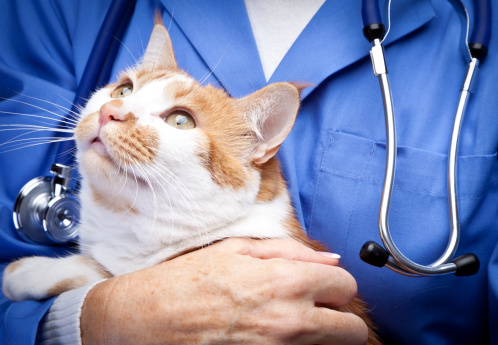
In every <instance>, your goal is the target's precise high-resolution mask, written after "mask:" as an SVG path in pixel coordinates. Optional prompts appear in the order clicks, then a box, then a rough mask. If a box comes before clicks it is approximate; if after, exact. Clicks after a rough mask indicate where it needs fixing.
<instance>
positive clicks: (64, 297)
mask: <svg viewBox="0 0 498 345" xmlns="http://www.w3.org/2000/svg"><path fill="white" fill-rule="evenodd" d="M103 280H105V279H103ZM103 280H100V281H98V282H95V283H93V284H90V285H86V286H83V287H81V288H78V289H74V290H70V291H66V292H64V293H62V294H60V295H59V297H57V298H56V299H55V300H54V303H53V304H52V306H51V307H50V309H49V311H48V313H47V315H45V317H44V318H43V320H42V321H41V324H40V327H39V330H38V343H39V344H41V345H64V344H71V345H81V331H80V316H81V308H82V307H83V302H84V301H85V298H86V295H87V293H88V292H89V291H90V290H91V289H92V288H93V287H94V286H95V285H97V284H98V283H100V282H102V281H103Z"/></svg>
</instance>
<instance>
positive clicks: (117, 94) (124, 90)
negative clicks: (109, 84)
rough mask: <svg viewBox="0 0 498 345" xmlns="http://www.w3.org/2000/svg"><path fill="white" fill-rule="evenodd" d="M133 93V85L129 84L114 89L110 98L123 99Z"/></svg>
mask: <svg viewBox="0 0 498 345" xmlns="http://www.w3.org/2000/svg"><path fill="white" fill-rule="evenodd" d="M132 92H133V84H132V83H131V82H129V83H125V84H121V85H119V86H118V87H117V88H115V89H114V91H113V92H112V94H111V97H112V98H123V97H126V96H128V95H131V93H132Z"/></svg>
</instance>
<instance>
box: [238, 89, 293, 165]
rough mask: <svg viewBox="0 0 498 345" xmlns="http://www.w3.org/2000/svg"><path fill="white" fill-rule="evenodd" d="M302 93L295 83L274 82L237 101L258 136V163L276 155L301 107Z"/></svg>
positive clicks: (255, 156) (255, 152)
mask: <svg viewBox="0 0 498 345" xmlns="http://www.w3.org/2000/svg"><path fill="white" fill-rule="evenodd" d="M299 93H300V92H299V89H298V88H297V87H296V86H294V85H293V84H290V83H275V84H271V85H269V86H267V87H265V88H263V89H261V90H259V91H256V92H255V93H253V94H251V95H249V96H246V97H244V98H242V99H240V100H239V101H238V102H239V104H240V106H241V107H242V109H243V111H244V112H245V114H246V117H247V119H248V120H249V122H250V123H252V124H253V129H254V132H255V134H256V137H257V138H256V147H255V150H254V155H253V160H254V162H255V163H256V164H263V163H265V162H267V161H268V160H269V159H270V158H271V157H273V156H274V155H275V154H276V153H277V151H278V149H279V148H280V144H282V142H283V141H284V139H285V138H286V137H287V135H288V134H289V132H290V130H291V129H292V126H293V125H294V121H295V120H296V115H297V112H298V110H299V103H300V97H299Z"/></svg>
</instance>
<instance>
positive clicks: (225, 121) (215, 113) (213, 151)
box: [174, 82, 252, 189]
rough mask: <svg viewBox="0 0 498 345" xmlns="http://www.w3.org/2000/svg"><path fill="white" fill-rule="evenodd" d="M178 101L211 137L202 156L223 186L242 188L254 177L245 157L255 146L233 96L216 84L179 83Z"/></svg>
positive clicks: (214, 178) (209, 169)
mask: <svg viewBox="0 0 498 345" xmlns="http://www.w3.org/2000/svg"><path fill="white" fill-rule="evenodd" d="M177 86H178V87H177V89H176V93H175V95H174V96H175V103H176V104H177V106H178V107H181V108H184V109H187V110H188V111H189V112H191V114H192V115H193V116H194V118H195V121H196V124H197V127H199V128H200V129H201V130H202V131H203V133H204V134H205V135H206V137H207V139H208V143H207V146H206V147H205V148H204V150H203V151H202V152H199V156H200V157H201V158H202V160H203V163H204V166H205V167H206V169H207V170H208V171H209V172H210V173H211V177H212V179H213V181H214V182H215V183H216V184H218V185H220V186H221V187H228V186H229V187H231V188H234V189H236V188H241V187H243V186H244V185H245V182H246V181H247V180H248V179H250V178H252V177H251V175H250V174H249V173H248V170H247V167H246V166H245V165H244V164H245V163H244V160H245V158H246V157H247V156H248V154H249V152H250V151H251V149H252V137H251V128H250V127H249V125H248V124H247V122H246V121H245V117H244V114H243V113H242V111H241V110H240V109H239V108H237V106H236V104H235V102H236V100H234V99H233V98H231V97H230V96H229V95H228V94H226V93H225V92H223V91H222V90H219V89H217V88H214V87H212V86H209V85H208V86H205V87H202V86H200V85H199V84H198V83H196V82H193V84H192V85H189V86H188V87H187V85H185V84H183V85H182V83H177Z"/></svg>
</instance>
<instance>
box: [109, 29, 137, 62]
mask: <svg viewBox="0 0 498 345" xmlns="http://www.w3.org/2000/svg"><path fill="white" fill-rule="evenodd" d="M112 38H114V39H115V40H116V41H118V42H119V43H120V44H121V45H122V46H123V47H125V49H126V50H127V51H128V53H130V56H131V58H132V59H133V61H134V63H135V65H138V60H137V59H136V58H135V56H134V55H133V54H132V53H131V50H130V49H129V48H128V46H127V45H126V44H124V43H123V41H121V40H120V39H119V38H117V37H116V36H112Z"/></svg>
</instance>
